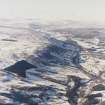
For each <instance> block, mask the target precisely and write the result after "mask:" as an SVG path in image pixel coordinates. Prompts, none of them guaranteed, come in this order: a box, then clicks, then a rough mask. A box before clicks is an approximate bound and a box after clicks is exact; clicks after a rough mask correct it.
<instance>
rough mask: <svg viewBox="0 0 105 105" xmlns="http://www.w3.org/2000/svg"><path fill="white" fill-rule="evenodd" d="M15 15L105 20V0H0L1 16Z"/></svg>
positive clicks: (9, 16)
mask: <svg viewBox="0 0 105 105" xmlns="http://www.w3.org/2000/svg"><path fill="white" fill-rule="evenodd" d="M15 17H20V18H22V17H24V18H42V19H51V20H53V19H72V20H89V21H90V20H94V21H104V22H105V0H0V18H15Z"/></svg>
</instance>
